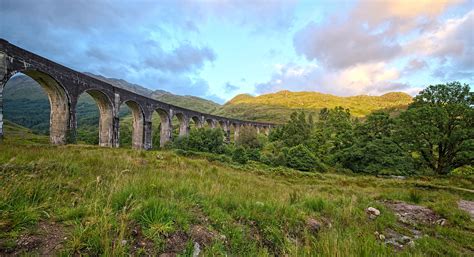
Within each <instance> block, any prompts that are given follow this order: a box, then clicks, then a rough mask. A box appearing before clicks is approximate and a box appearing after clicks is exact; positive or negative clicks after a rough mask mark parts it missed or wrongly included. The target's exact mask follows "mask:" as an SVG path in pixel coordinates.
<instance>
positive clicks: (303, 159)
mask: <svg viewBox="0 0 474 257" xmlns="http://www.w3.org/2000/svg"><path fill="white" fill-rule="evenodd" d="M287 162H288V167H291V168H294V169H297V170H302V171H310V170H315V169H321V168H322V165H321V163H320V161H319V160H318V159H317V158H316V157H315V156H314V155H313V153H312V152H311V151H309V150H308V148H306V147H305V146H304V145H297V146H295V147H292V148H290V150H289V151H288V156H287Z"/></svg>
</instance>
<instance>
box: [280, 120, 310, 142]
mask: <svg viewBox="0 0 474 257" xmlns="http://www.w3.org/2000/svg"><path fill="white" fill-rule="evenodd" d="M311 119H312V118H311ZM311 128H312V125H311V124H310V123H309V122H308V121H306V115H305V113H304V112H300V113H298V112H293V113H292V114H291V116H290V120H289V121H288V123H287V124H286V125H284V126H283V127H282V140H283V141H284V142H285V145H286V146H288V147H293V146H297V145H300V144H304V143H305V141H306V140H307V139H308V138H309V137H310V135H311Z"/></svg>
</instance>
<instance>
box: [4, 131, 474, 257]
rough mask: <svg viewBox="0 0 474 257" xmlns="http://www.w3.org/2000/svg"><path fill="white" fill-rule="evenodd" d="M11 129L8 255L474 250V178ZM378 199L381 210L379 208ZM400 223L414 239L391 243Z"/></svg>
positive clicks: (464, 252)
mask: <svg viewBox="0 0 474 257" xmlns="http://www.w3.org/2000/svg"><path fill="white" fill-rule="evenodd" d="M6 130H7V132H6V135H8V137H7V138H5V140H4V141H3V144H0V255H9V254H11V255H13V254H33V255H34V254H43V255H73V254H80V255H92V256H97V255H104V256H123V255H129V254H131V255H159V254H161V253H168V254H170V255H164V256H173V255H174V254H177V255H182V256H190V255H192V254H193V253H197V252H200V255H202V256H214V255H217V256H221V255H228V256H275V255H277V256H282V255H287V256H387V255H401V256H463V255H464V256H473V254H474V247H473V244H472V242H474V222H473V221H472V220H471V217H470V216H469V214H468V213H467V212H465V211H462V210H460V209H459V208H458V201H459V200H461V199H464V200H470V201H472V200H474V193H472V190H474V183H473V182H474V179H473V178H463V177H455V176H453V177H438V178H435V177H417V178H407V179H397V178H377V177H373V176H361V175H353V174H333V173H324V174H319V173H302V172H297V171H294V170H290V169H283V168H270V167H267V166H263V165H261V164H257V163H249V164H247V165H244V166H242V165H236V164H231V163H221V162H218V161H210V160H208V159H209V158H207V159H206V158H204V157H200V156H195V157H183V156H180V155H177V154H176V153H175V152H173V151H146V152H145V151H134V150H131V149H123V148H121V149H109V148H99V147H95V146H86V145H71V146H61V147H54V146H49V145H47V138H45V137H41V136H36V135H32V134H31V133H29V131H28V130H25V129H22V128H19V127H16V126H14V125H12V124H7V126H6ZM397 201H403V202H405V203H410V204H413V206H424V207H428V208H429V209H428V210H429V211H432V212H433V213H431V214H430V215H431V216H432V217H433V218H434V219H435V220H436V222H434V224H433V222H423V220H421V221H417V220H416V219H415V220H414V221H415V222H414V223H412V224H410V225H408V223H409V222H408V223H407V222H401V221H400V219H399V218H397V215H396V211H395V210H394V209H393V208H391V207H390V206H393V204H394V203H398V202H397ZM369 206H371V207H375V208H377V209H378V210H380V212H381V214H380V215H379V216H378V217H376V218H374V219H370V218H369V217H368V215H367V214H366V208H368V207H369ZM431 216H430V217H431ZM439 219H445V220H446V221H445V222H442V223H445V224H444V225H440V224H441V223H440V222H438V221H439ZM437 222H438V223H440V224H437ZM377 233H378V234H377ZM379 234H383V235H384V237H385V239H384V238H383V237H381V236H380V235H379ZM393 235H406V236H409V237H411V238H412V239H413V242H414V243H410V244H406V245H404V247H403V248H400V247H398V248H397V247H394V246H392V244H390V243H387V242H389V241H390V240H389V239H390V237H392V236H393ZM415 238H417V239H415Z"/></svg>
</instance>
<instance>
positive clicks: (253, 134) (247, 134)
mask: <svg viewBox="0 0 474 257" xmlns="http://www.w3.org/2000/svg"><path fill="white" fill-rule="evenodd" d="M235 143H236V145H238V146H243V147H244V148H247V149H259V148H261V146H262V145H261V144H260V141H259V139H258V134H257V130H256V129H255V128H254V127H251V126H242V127H241V128H240V134H239V138H238V139H237V141H236V142H235Z"/></svg>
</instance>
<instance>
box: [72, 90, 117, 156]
mask: <svg viewBox="0 0 474 257" xmlns="http://www.w3.org/2000/svg"><path fill="white" fill-rule="evenodd" d="M84 93H87V94H88V95H90V96H91V97H92V98H93V99H94V101H95V103H96V104H97V107H98V108H99V145H100V146H106V147H112V146H114V143H113V142H114V129H113V122H114V108H113V105H112V101H111V100H110V98H109V97H108V96H107V95H106V94H105V93H104V92H102V91H101V90H99V89H87V90H85V91H84V92H82V93H81V94H80V95H82V94H84ZM80 95H79V96H80ZM78 99H79V98H78Z"/></svg>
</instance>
